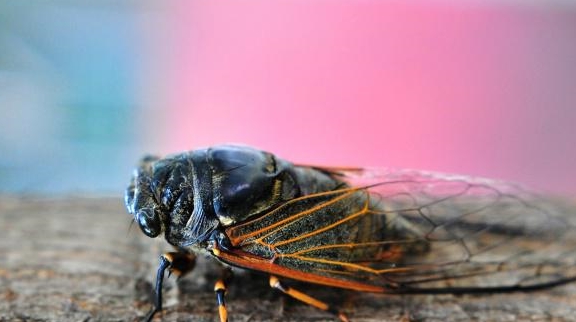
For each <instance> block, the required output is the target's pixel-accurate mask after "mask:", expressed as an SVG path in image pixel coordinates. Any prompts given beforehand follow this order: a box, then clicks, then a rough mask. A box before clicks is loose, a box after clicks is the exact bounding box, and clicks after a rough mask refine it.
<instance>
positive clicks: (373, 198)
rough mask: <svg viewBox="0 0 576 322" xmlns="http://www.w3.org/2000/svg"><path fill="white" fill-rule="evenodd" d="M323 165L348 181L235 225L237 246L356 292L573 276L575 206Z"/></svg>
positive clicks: (465, 183)
mask: <svg viewBox="0 0 576 322" xmlns="http://www.w3.org/2000/svg"><path fill="white" fill-rule="evenodd" d="M321 170H322V171H324V172H328V173H330V174H332V175H334V176H337V177H338V178H340V179H341V180H342V181H344V182H346V183H348V185H349V187H348V188H344V189H340V190H336V191H331V192H325V193H319V194H314V195H309V196H304V197H301V198H297V199H294V200H291V201H289V202H287V203H285V204H283V205H281V206H279V207H278V208H276V209H275V210H273V211H271V212H270V213H267V214H265V215H263V216H261V217H258V218H256V219H253V220H251V221H248V222H245V223H243V224H240V225H236V226H233V227H231V228H229V229H228V230H227V233H228V235H229V236H230V238H231V241H232V242H233V244H234V245H235V246H236V247H238V249H240V250H241V251H242V252H243V253H245V254H250V255H251V256H255V257H256V258H262V259H266V260H267V261H268V262H269V263H270V265H274V266H275V267H277V268H283V269H288V270H291V271H295V272H300V273H301V274H304V275H302V276H306V278H299V279H308V280H309V281H310V282H315V280H314V279H315V278H314V277H317V279H320V278H324V279H329V280H330V281H337V282H334V283H332V285H334V286H339V287H346V288H354V289H359V287H356V286H354V287H353V285H357V284H358V283H359V284H361V285H366V286H375V287H382V288H387V289H389V291H392V292H417V291H418V290H422V291H423V292H429V291H430V290H438V291H439V292H443V291H445V290H454V291H456V292H457V291H458V290H464V291H474V290H482V289H507V288H508V289H511V288H516V287H518V288H523V287H524V288H531V287H534V286H537V285H546V284H550V283H556V282H559V281H563V280H567V279H571V278H574V276H576V269H575V267H576V265H575V264H576V236H575V235H576V232H575V229H574V227H575V222H574V221H575V219H576V218H575V216H574V215H575V209H576V207H574V206H573V205H569V204H567V203H566V204H565V203H563V202H562V201H559V200H552V199H547V198H543V197H541V196H538V195H536V194H533V193H531V192H528V191H525V190H523V189H522V188H520V187H517V186H515V185H512V184H508V183H503V182H498V181H491V180H486V179H476V178H469V177H463V176H453V175H444V174H436V173H428V172H419V171H412V170H387V169H334V168H330V169H327V168H322V169H321ZM286 275H290V274H286ZM292 275H294V274H292ZM287 277H293V278H294V276H287ZM296 278H298V277H296ZM323 284H330V283H323Z"/></svg>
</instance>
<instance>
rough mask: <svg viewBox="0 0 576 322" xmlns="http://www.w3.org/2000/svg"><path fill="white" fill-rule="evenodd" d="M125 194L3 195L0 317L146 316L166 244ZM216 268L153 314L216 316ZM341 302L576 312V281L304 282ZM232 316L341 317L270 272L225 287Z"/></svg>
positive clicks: (431, 317) (457, 316) (356, 308)
mask: <svg viewBox="0 0 576 322" xmlns="http://www.w3.org/2000/svg"><path fill="white" fill-rule="evenodd" d="M130 221H131V218H130V217H129V216H128V215H127V214H126V212H125V210H124V207H123V205H122V200H121V199H120V198H118V199H110V198H97V197H95V198H86V197H82V198H80V197H67V198H61V199H48V198H32V197H20V196H1V197H0V321H86V322H88V321H140V320H141V319H142V317H143V316H144V315H145V313H146V312H147V310H148V309H149V308H150V294H151V290H152V283H153V279H154V276H155V270H156V265H157V263H158V255H159V254H160V253H161V252H162V251H164V250H169V249H170V248H169V247H167V245H166V244H165V243H163V242H162V240H160V239H158V240H156V241H155V240H152V239H149V238H147V237H145V236H144V235H143V234H142V233H140V231H139V229H138V228H137V227H136V226H133V227H132V228H131V229H129V226H130ZM219 272H220V268H219V266H218V265H217V264H216V263H214V261H212V260H210V259H204V258H201V260H200V261H199V264H198V267H197V269H196V270H195V271H194V272H193V273H192V274H190V275H189V276H187V277H185V278H183V279H181V280H180V281H178V282H177V283H176V282H175V281H174V280H175V279H174V278H169V279H168V280H167V282H168V283H167V285H166V292H165V298H164V303H165V309H166V310H165V311H164V314H163V315H159V316H158V317H157V318H156V319H155V321H217V320H218V316H217V314H218V312H217V307H216V304H215V302H216V300H215V296H214V293H213V292H212V289H213V283H214V281H215V280H216V278H217V277H218V276H219ZM288 283H289V284H290V285H293V286H295V287H298V288H300V289H302V290H305V291H307V292H309V293H311V294H313V295H314V296H317V297H319V298H322V299H325V300H328V301H330V302H333V303H338V304H339V305H340V306H341V307H342V308H343V310H344V311H345V312H347V313H348V316H349V317H350V319H351V320H352V321H443V322H445V321H576V285H575V284H571V285H565V286H562V287H557V288H553V289H549V290H544V291H538V292H531V293H514V294H494V295H481V296H451V295H442V296H433V295H420V296H397V295H396V296H387V295H374V294H361V293H355V292H348V291H342V290H335V289H330V288H324V287H318V286H310V285H305V284H300V283H291V282H288ZM227 300H228V308H229V314H230V320H231V321H335V319H334V318H333V317H332V316H331V315H330V314H327V313H324V312H320V311H318V310H316V309H314V308H311V307H307V306H305V305H301V304H299V303H297V302H295V301H294V300H291V299H287V298H286V297H284V296H282V295H281V294H278V293H277V292H276V291H273V290H271V289H270V288H269V287H268V279H267V277H266V276H263V275H259V274H254V273H242V272H236V276H235V278H234V280H233V281H232V283H231V285H230V286H229V292H228V296H227Z"/></svg>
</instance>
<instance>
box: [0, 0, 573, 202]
mask: <svg viewBox="0 0 576 322" xmlns="http://www.w3.org/2000/svg"><path fill="white" fill-rule="evenodd" d="M0 50H1V52H2V54H0V84H4V85H3V86H0V111H1V112H2V113H3V115H4V116H3V117H2V118H0V150H2V152H1V153H0V190H17V191H32V190H41V191H55V190H56V191H64V192H66V191H85V190H89V191H93V190H96V191H110V192H112V193H114V194H115V195H119V194H121V192H120V191H121V190H122V189H123V188H124V185H125V184H126V182H127V180H128V178H129V176H130V173H131V168H132V167H133V166H134V164H136V162H137V160H138V158H140V156H141V155H142V154H144V153H160V154H165V153H173V152H178V151H181V150H189V149H194V148H198V147H204V146H209V145H214V144H219V143H242V144H247V145H253V146H257V147H260V148H262V149H266V150H269V151H271V152H274V153H276V154H278V155H279V156H282V157H284V158H286V159H289V160H293V161H295V162H300V163H306V164H322V165H331V166H339V165H341V166H380V167H404V168H418V169H426V170H435V171H442V172H450V173H461V174H469V175H476V176H485V177H493V178H501V179H505V180H511V181H516V182H521V183H525V184H527V185H528V186H530V187H533V188H536V189H543V190H549V191H553V192H560V193H565V194H571V195H576V171H575V166H574V165H575V164H576V148H574V146H575V145H576V144H575V143H576V142H575V141H576V3H574V2H571V1H562V0H554V1H536V0H490V1H480V0H463V1H457V2H456V1H447V0H446V1H441V0H435V1H423V0H422V1H410V2H409V3H407V2H404V1H382V0H275V1H270V0H246V1H222V0H210V1H199V0H190V1H186V0H173V1H167V2H157V1H151V0H150V1H146V0H143V1H126V2H122V4H120V3H114V2H107V1H96V0H86V1H85V2H82V3H78V2H70V1H66V0H61V1H58V0H48V1H44V2H41V3H36V4H35V5H29V6H25V5H20V4H19V3H18V2H3V3H0ZM7 84H10V85H9V86H8V85H7Z"/></svg>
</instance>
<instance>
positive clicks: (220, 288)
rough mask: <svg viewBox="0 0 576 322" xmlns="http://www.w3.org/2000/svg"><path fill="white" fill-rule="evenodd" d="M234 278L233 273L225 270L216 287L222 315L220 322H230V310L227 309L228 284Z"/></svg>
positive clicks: (215, 290)
mask: <svg viewBox="0 0 576 322" xmlns="http://www.w3.org/2000/svg"><path fill="white" fill-rule="evenodd" d="M231 277H232V271H231V270H230V269H228V268H224V270H223V272H222V277H220V278H219V279H218V280H217V281H216V284H215V285H214V292H215V293H216V301H217V302H218V314H219V315H220V322H228V310H227V309H226V300H225V295H226V284H228V281H229V280H230V278H231Z"/></svg>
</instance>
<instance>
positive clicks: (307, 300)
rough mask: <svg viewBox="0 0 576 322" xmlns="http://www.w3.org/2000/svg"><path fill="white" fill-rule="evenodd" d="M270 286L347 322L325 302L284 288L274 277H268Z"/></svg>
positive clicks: (346, 321) (345, 318)
mask: <svg viewBox="0 0 576 322" xmlns="http://www.w3.org/2000/svg"><path fill="white" fill-rule="evenodd" d="M270 286H271V287H272V288H275V289H277V290H279V291H280V292H282V293H284V294H286V295H289V296H291V297H293V298H295V299H297V300H298V301H301V302H304V303H306V304H308V305H311V306H313V307H316V308H319V309H320V310H322V311H327V312H330V313H332V314H334V315H337V316H338V318H340V320H341V321H342V322H348V318H347V317H346V315H345V314H344V313H341V312H340V311H338V310H337V309H335V308H334V307H332V306H330V305H328V304H327V303H325V302H322V301H320V300H317V299H315V298H313V297H311V296H309V295H307V294H305V293H302V292H300V291H298V290H295V289H293V288H291V287H289V286H285V285H284V284H282V283H281V282H280V280H279V279H278V278H277V277H276V276H270Z"/></svg>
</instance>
